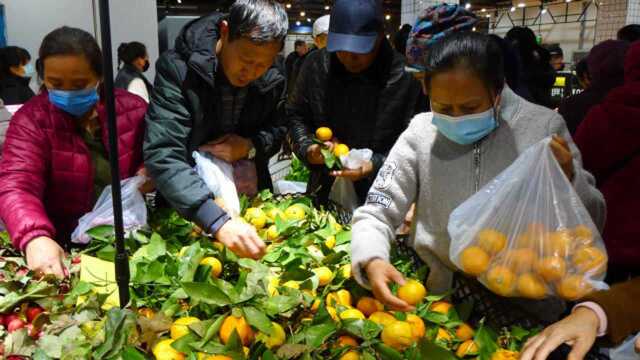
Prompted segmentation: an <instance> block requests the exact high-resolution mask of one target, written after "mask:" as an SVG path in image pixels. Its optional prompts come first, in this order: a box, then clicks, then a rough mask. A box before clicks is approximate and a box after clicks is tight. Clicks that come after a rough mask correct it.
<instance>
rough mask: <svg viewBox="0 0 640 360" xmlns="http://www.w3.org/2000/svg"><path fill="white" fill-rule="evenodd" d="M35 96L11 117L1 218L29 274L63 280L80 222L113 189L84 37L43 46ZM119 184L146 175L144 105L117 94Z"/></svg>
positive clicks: (48, 39)
mask: <svg viewBox="0 0 640 360" xmlns="http://www.w3.org/2000/svg"><path fill="white" fill-rule="evenodd" d="M39 57H40V60H41V66H40V68H39V69H38V75H39V76H40V77H41V78H42V79H43V81H44V88H43V90H42V91H41V93H40V94H39V95H37V96H36V97H34V98H33V99H31V100H30V101H29V102H27V103H26V104H25V105H24V106H23V107H22V108H21V109H20V110H18V112H17V113H16V114H15V115H14V116H13V118H12V120H11V122H10V124H9V129H8V130H7V134H6V140H5V144H4V149H3V153H2V160H0V218H1V219H2V221H3V222H4V223H5V224H6V227H7V230H8V231H9V235H10V237H11V240H12V242H13V245H14V246H15V248H16V249H18V250H20V251H22V252H24V254H25V257H26V261H27V265H28V266H29V268H30V269H32V270H34V271H37V272H42V273H46V274H55V275H56V276H59V277H62V276H64V275H65V269H64V266H63V263H62V260H63V257H64V253H65V250H68V249H69V247H70V235H71V233H72V232H73V230H74V229H75V227H76V226H77V225H78V219H79V218H80V217H82V216H83V215H84V214H85V213H87V212H89V211H91V209H92V208H93V206H94V204H95V201H96V199H97V197H98V196H99V195H100V193H101V192H102V190H103V188H104V187H106V186H107V185H110V183H111V169H110V166H109V161H108V158H109V153H108V150H107V149H108V143H107V133H106V121H107V114H106V110H105V105H104V103H103V101H102V99H103V97H102V96H101V91H102V90H101V83H102V77H103V64H102V53H101V51H100V47H99V46H98V43H97V42H96V40H95V39H94V38H93V36H91V34H89V33H87V32H86V31H84V30H80V29H75V28H70V27H62V28H59V29H56V30H54V31H52V32H51V33H49V34H48V35H47V36H45V38H44V40H43V42H42V45H41V46H40V52H39ZM114 95H115V104H116V120H117V126H118V156H119V159H118V160H119V164H120V178H121V179H125V178H128V177H131V176H134V175H136V174H139V173H144V170H143V169H144V168H143V162H142V141H143V136H144V114H145V111H146V109H147V105H146V103H145V102H144V101H143V100H142V99H140V98H139V97H137V96H134V95H131V94H129V93H128V92H126V91H122V90H119V89H116V90H115V94H114Z"/></svg>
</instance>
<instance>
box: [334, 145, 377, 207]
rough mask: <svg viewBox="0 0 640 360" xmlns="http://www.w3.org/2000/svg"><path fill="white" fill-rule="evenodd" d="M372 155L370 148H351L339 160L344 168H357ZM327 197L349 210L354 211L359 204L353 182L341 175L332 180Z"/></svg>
mask: <svg viewBox="0 0 640 360" xmlns="http://www.w3.org/2000/svg"><path fill="white" fill-rule="evenodd" d="M372 156H373V151H371V150H370V149H353V150H351V151H349V154H348V155H345V156H342V157H340V162H341V163H342V167H343V168H345V169H359V168H361V167H362V166H363V165H364V164H365V163H366V162H367V161H370V160H371V157H372ZM329 199H330V200H331V201H334V202H335V203H337V204H339V205H340V206H342V208H344V209H345V210H347V211H350V212H353V211H355V210H356V209H357V208H358V207H359V206H360V205H361V204H360V201H358V194H357V193H356V188H355V187H354V186H353V182H352V181H351V180H348V179H345V178H341V177H339V178H336V180H335V181H334V182H333V186H332V187H331V192H330V193H329Z"/></svg>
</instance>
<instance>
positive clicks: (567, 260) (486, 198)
mask: <svg viewBox="0 0 640 360" xmlns="http://www.w3.org/2000/svg"><path fill="white" fill-rule="evenodd" d="M550 142H551V138H547V139H544V140H542V141H541V142H539V143H537V144H535V145H533V146H532V147H530V148H529V149H527V150H526V151H525V152H524V153H523V154H522V155H520V157H518V158H517V159H516V161H515V162H514V163H513V164H512V165H511V166H509V167H508V168H507V169H505V170H504V171H503V172H502V173H500V174H499V175H498V176H497V177H496V178H495V179H493V180H492V181H491V182H489V183H488V184H487V185H486V186H485V187H483V188H482V189H480V191H479V192H478V193H476V194H475V195H473V196H472V197H470V198H469V199H468V200H467V201H465V202H464V203H462V204H461V205H460V206H459V207H457V208H456V209H455V210H454V211H453V212H452V213H451V215H450V217H449V225H448V230H449V235H450V236H451V246H450V248H449V249H450V252H449V257H450V259H451V261H452V262H453V263H454V264H455V265H456V266H457V267H458V268H460V269H461V270H463V271H464V272H465V273H467V274H469V275H471V276H474V277H476V278H477V279H478V280H479V281H480V282H481V283H482V284H483V285H485V286H486V287H487V288H488V289H490V290H491V291H492V292H494V293H496V294H498V295H501V296H507V297H524V298H529V299H542V298H545V297H547V296H559V297H561V298H564V299H566V300H570V301H574V300H578V299H579V298H581V297H583V296H584V295H587V293H589V292H591V291H593V290H602V289H606V288H607V285H606V284H605V283H604V282H603V280H604V276H605V273H606V269H607V252H606V250H605V247H604V243H603V241H602V238H601V237H600V234H599V233H598V229H597V228H596V226H595V225H594V223H593V221H592V220H591V217H590V215H589V213H588V212H587V209H586V208H585V206H584V205H583V204H582V201H581V200H580V198H579V196H578V194H577V193H576V192H575V190H574V188H573V185H572V184H571V183H570V182H569V180H568V179H567V177H566V176H565V174H564V172H563V171H562V169H561V167H560V165H559V164H558V162H557V160H556V158H555V156H554V155H553V152H552V150H551V149H550V147H549V144H550Z"/></svg>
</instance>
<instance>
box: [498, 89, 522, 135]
mask: <svg viewBox="0 0 640 360" xmlns="http://www.w3.org/2000/svg"><path fill="white" fill-rule="evenodd" d="M500 98H501V101H500V113H499V115H498V116H499V118H500V120H499V121H501V122H502V121H503V122H506V123H507V124H509V125H515V123H516V122H517V120H518V119H517V118H518V115H519V113H520V108H521V106H522V102H523V101H524V99H522V98H521V97H520V96H518V95H517V94H516V93H515V92H513V90H511V88H510V87H509V86H507V85H506V84H505V86H504V89H503V90H502V93H501V96H500Z"/></svg>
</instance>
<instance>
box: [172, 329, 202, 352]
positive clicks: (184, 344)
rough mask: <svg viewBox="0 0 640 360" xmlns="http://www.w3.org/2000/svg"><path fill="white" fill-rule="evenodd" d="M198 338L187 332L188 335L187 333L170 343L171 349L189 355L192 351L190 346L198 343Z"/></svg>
mask: <svg viewBox="0 0 640 360" xmlns="http://www.w3.org/2000/svg"><path fill="white" fill-rule="evenodd" d="M199 340H200V338H198V335H196V334H194V333H193V332H191V331H189V333H187V335H185V336H183V337H181V338H178V339H176V341H174V342H172V343H171V347H173V348H174V349H176V350H178V351H180V352H182V353H187V354H188V353H190V352H191V351H193V347H192V346H191V344H192V343H196V342H197V341H199Z"/></svg>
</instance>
